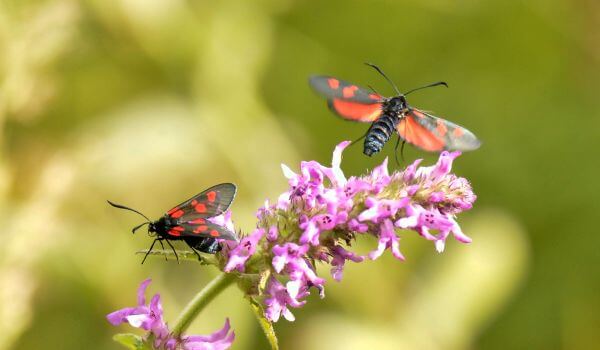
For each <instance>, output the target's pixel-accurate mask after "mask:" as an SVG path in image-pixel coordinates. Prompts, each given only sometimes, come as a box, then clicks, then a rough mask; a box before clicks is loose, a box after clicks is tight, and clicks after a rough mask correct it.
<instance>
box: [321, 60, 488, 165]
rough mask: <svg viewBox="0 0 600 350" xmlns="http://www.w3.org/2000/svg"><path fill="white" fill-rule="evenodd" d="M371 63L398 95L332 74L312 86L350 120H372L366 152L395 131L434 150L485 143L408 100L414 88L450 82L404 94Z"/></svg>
mask: <svg viewBox="0 0 600 350" xmlns="http://www.w3.org/2000/svg"><path fill="white" fill-rule="evenodd" d="M367 65H369V66H371V67H373V68H374V69H376V70H377V71H378V72H379V73H380V74H381V75H383V76H384V78H385V79H386V80H387V81H388V82H389V83H390V84H391V85H392V86H393V87H394V89H395V90H396V93H397V95H396V96H394V97H383V96H381V95H379V94H378V93H377V92H375V91H372V92H371V91H369V90H367V89H364V88H361V87H358V86H356V85H354V84H351V83H349V82H346V81H343V80H340V79H338V78H334V77H330V76H322V75H319V76H312V77H310V79H309V83H310V85H311V87H312V88H313V89H314V90H315V91H316V92H317V93H318V94H320V95H321V96H323V97H325V98H327V103H328V105H329V108H330V109H331V110H332V111H333V112H334V113H336V114H337V115H339V116H340V117H342V118H344V119H346V120H351V121H357V122H364V123H372V124H371V127H370V128H369V130H368V131H367V133H366V134H365V135H364V136H363V137H364V138H365V142H364V149H363V153H364V154H366V155H367V156H371V155H373V154H375V153H377V152H379V151H381V149H382V148H383V146H384V144H385V143H386V142H387V141H388V140H389V139H390V137H391V136H392V134H393V133H394V132H397V133H398V136H399V137H398V143H399V142H400V140H401V139H402V141H403V143H402V145H403V146H404V142H408V143H410V144H412V145H414V146H416V147H418V148H420V149H422V150H425V151H430V152H440V151H443V150H452V151H454V150H458V151H470V150H474V149H477V148H478V147H479V146H480V145H481V142H480V141H479V140H478V139H477V137H475V135H474V134H473V133H472V132H470V131H469V130H467V129H465V128H463V127H462V126H459V125H456V124H454V123H451V122H449V121H447V120H445V119H442V118H438V117H435V116H433V115H431V114H428V113H426V112H423V111H421V110H418V109H416V108H413V107H411V106H410V105H409V104H408V102H407V101H406V97H405V96H406V95H408V94H409V93H411V92H413V91H416V90H419V89H423V88H426V87H432V86H438V85H445V86H448V85H447V84H446V83H444V82H437V83H434V84H430V85H427V86H423V87H420V88H417V89H413V90H410V91H408V92H406V93H404V94H402V93H400V91H399V90H398V88H397V87H396V85H395V84H394V83H393V82H392V81H391V80H390V79H389V78H388V77H387V76H386V75H385V73H383V71H382V70H381V69H380V68H379V67H377V66H375V65H373V64H370V63H367ZM363 137H361V139H362V138H363ZM359 140H360V139H359ZM357 141H358V140H357ZM398 143H397V144H396V147H398Z"/></svg>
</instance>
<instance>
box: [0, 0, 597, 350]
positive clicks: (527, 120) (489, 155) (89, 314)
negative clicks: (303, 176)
mask: <svg viewBox="0 0 600 350" xmlns="http://www.w3.org/2000/svg"><path fill="white" fill-rule="evenodd" d="M599 14H600V3H598V2H597V1H593V0H579V1H565V0H562V1H536V0H532V1H486V2H476V1H458V2H457V1H448V0H425V1H324V2H316V1H315V2H308V1H295V2H294V1H268V0H264V1H259V2H245V1H218V2H210V1H184V0H156V1H144V0H128V1H102V0H95V1H81V2H78V1H68V0H56V1H14V0H13V1H3V2H1V3H0V47H1V49H2V52H3V55H2V58H1V59H0V77H1V78H0V84H1V85H0V120H1V121H2V131H1V133H0V135H2V137H3V140H2V141H3V142H2V153H1V154H2V159H1V161H0V198H1V199H0V205H1V206H2V209H3V210H2V215H1V218H2V221H3V230H2V231H3V233H2V238H3V239H2V241H3V244H2V247H0V256H1V257H0V288H1V289H0V329H2V331H3V332H2V333H3V336H2V337H0V349H5V348H6V349H13V348H14V349H40V348H56V349H81V348H83V349H106V348H115V349H116V348H118V345H117V344H115V343H113V342H112V341H111V339H110V338H111V336H112V335H113V334H115V333H117V332H123V331H128V329H127V327H125V326H124V327H122V328H119V329H117V328H114V327H111V326H109V324H108V323H107V322H106V320H105V318H104V316H105V314H107V313H109V312H111V311H113V310H115V309H117V308H122V307H125V306H130V305H133V304H134V303H135V291H136V288H137V285H138V284H139V283H140V282H141V281H142V280H143V279H145V278H147V277H152V278H153V280H154V282H153V284H152V285H151V287H150V292H151V293H156V292H160V293H161V295H162V298H163V305H164V307H165V312H166V317H167V319H168V320H171V322H172V320H174V318H175V317H176V316H177V313H178V312H179V311H180V310H181V308H182V307H183V306H184V305H185V303H186V302H187V301H188V300H189V299H190V298H191V297H192V296H193V295H194V293H195V292H197V291H198V290H199V289H200V288H201V287H202V286H203V285H204V284H205V283H207V281H209V280H210V278H211V277H212V276H214V274H215V271H212V270H211V269H209V268H203V267H198V266H196V265H195V264H190V263H183V264H180V265H177V264H176V263H175V262H169V263H165V262H164V261H162V260H160V259H151V261H149V262H148V263H146V264H144V265H140V264H139V262H140V261H141V257H140V256H139V255H134V252H135V251H137V250H140V249H145V248H147V247H148V246H149V244H150V243H151V240H150V238H148V237H146V236H145V234H136V235H135V236H134V237H131V234H129V233H128V232H129V229H130V228H131V227H132V226H134V225H135V224H137V223H138V218H137V217H134V216H132V215H129V214H127V213H124V212H118V211H116V210H113V209H112V208H109V207H108V205H106V204H105V200H106V199H111V200H114V201H117V202H120V203H124V204H126V205H130V206H132V207H134V208H137V209H139V210H141V211H142V212H144V213H146V215H149V216H151V217H158V216H159V215H160V214H161V213H162V212H164V211H165V210H167V209H169V208H170V207H171V206H172V205H174V204H176V203H177V202H179V201H181V200H182V199H184V198H188V197H189V196H190V195H191V194H193V193H196V192H198V191H200V190H202V189H203V188H205V187H208V186H210V185H212V184H214V183H218V182H224V181H232V182H235V183H237V184H238V186H239V187H240V190H239V193H238V197H237V199H236V202H235V203H234V206H233V218H234V221H235V222H236V224H237V225H238V226H239V227H240V228H241V229H242V230H244V231H246V232H247V231H249V230H251V229H252V228H253V225H254V221H253V220H254V212H255V210H256V208H258V207H259V206H261V205H262V204H263V202H264V200H265V199H266V198H270V199H272V200H273V199H275V198H276V196H277V195H278V194H279V193H280V192H281V191H283V190H284V189H285V188H286V181H285V178H284V177H283V176H282V175H281V174H280V168H279V164H280V163H286V164H288V165H289V166H291V167H292V168H293V169H297V167H298V164H299V161H300V160H311V159H314V160H318V161H320V162H322V163H328V162H330V158H331V151H332V149H333V147H334V145H335V144H337V143H338V142H340V141H342V140H348V139H355V138H358V137H359V136H361V135H362V133H364V132H365V130H366V128H367V126H366V125H361V124H354V123H348V122H344V121H342V120H341V119H339V118H337V117H335V116H333V115H332V114H331V113H330V112H329V111H328V110H327V108H326V105H325V102H324V101H323V100H322V99H320V98H319V97H317V96H315V94H314V93H313V92H311V91H310V89H309V88H308V85H307V77H308V76H309V75H310V74H314V73H321V74H330V75H335V76H339V77H340V78H342V79H346V80H350V81H352V82H355V83H357V84H359V85H363V86H366V85H373V86H374V87H375V88H376V89H377V90H378V91H380V92H382V93H385V94H390V95H391V94H392V90H391V88H390V87H389V86H388V85H387V83H386V82H385V81H384V80H383V79H382V78H381V77H380V76H378V75H377V74H375V72H374V71H372V70H371V69H369V68H368V67H366V66H364V65H363V62H365V61H370V62H375V63H377V64H378V65H380V66H381V67H382V68H383V69H384V70H385V71H386V73H387V74H388V75H389V76H390V77H391V78H392V79H393V80H394V81H395V82H396V84H397V85H398V86H399V87H400V89H401V90H404V91H406V90H408V89H411V88H414V87H417V86H421V85H424V84H427V83H430V82H434V81H438V80H444V81H447V82H448V83H449V85H450V88H449V89H444V88H435V89H430V90H424V91H420V92H418V93H415V94H411V96H410V99H409V100H410V102H411V104H412V105H414V106H418V107H419V108H422V109H425V110H431V111H434V112H435V113H436V114H438V115H440V116H444V117H447V118H448V119H450V120H452V121H453V122H456V123H459V124H461V125H464V126H465V127H467V128H468V129H470V130H472V131H473V132H475V133H476V134H477V135H478V137H479V138H480V139H481V140H482V141H483V146H482V147H481V149H479V150H477V151H475V152H472V153H468V154H465V155H463V156H462V157H460V158H459V159H458V160H457V161H456V163H455V167H454V170H455V172H456V173H457V174H458V175H459V176H464V177H466V178H468V179H469V180H470V181H471V183H472V184H473V187H474V190H475V192H476V194H477V195H478V200H477V202H476V205H475V207H474V209H473V210H472V211H471V212H469V213H467V214H465V215H462V216H461V217H459V218H458V221H459V222H460V223H461V225H462V226H463V230H464V231H465V233H467V234H469V235H470V236H472V237H473V238H474V243H473V244H471V245H467V246H465V245H461V244H459V243H458V242H456V241H454V240H451V241H450V242H449V244H448V246H447V250H446V252H445V253H444V254H441V255H439V254H437V253H436V252H435V250H434V249H433V245H430V244H428V243H427V242H421V240H420V239H418V238H417V237H415V235H414V234H410V233H407V234H405V235H404V236H403V237H404V238H403V240H402V250H403V253H404V255H405V256H406V257H407V261H406V262H404V263H400V262H397V261H395V260H394V259H393V258H391V257H389V256H385V257H384V258H382V259H381V260H378V261H375V262H366V263H362V264H357V265H348V266H347V268H346V272H345V276H344V280H343V281H342V282H341V283H336V282H334V281H329V282H328V283H327V297H326V298H325V299H324V300H320V299H319V298H318V297H316V296H311V297H310V298H309V302H308V304H307V306H306V307H304V308H302V309H299V310H294V314H295V315H296V318H297V320H296V322H294V323H288V322H287V321H280V322H279V323H278V324H277V325H276V328H277V330H278V332H279V336H280V342H281V346H282V348H283V349H313V348H314V349H317V348H318V349H333V348H336V349H337V348H339V349H354V348H356V349H362V348H365V347H366V346H368V347H369V348H374V349H398V348H403V349H417V348H418V349H462V348H475V349H506V348H527V349H559V348H560V349H582V348H593V347H594V346H597V344H599V343H600V336H599V335H598V332H597V329H598V328H600V316H599V313H598V312H597V310H600V298H599V297H598V296H599V295H600V267H599V266H600V253H599V252H600V249H599V247H600V236H599V235H598V234H597V233H596V229H595V228H596V227H595V222H596V221H595V216H596V215H597V213H598V212H600V203H599V202H598V201H597V200H596V198H597V197H598V196H599V195H600V193H599V192H600V191H599V189H598V184H597V181H596V177H597V175H598V171H599V170H600V166H599V165H598V160H597V157H595V156H594V152H595V151H596V150H597V149H599V148H600V137H599V130H600V118H599V117H600V115H599V111H600V102H599V101H598V97H597V94H598V91H599V89H598V88H599V86H598V81H600V69H599V68H600V49H599V47H600V46H598V43H599V39H600V30H599V29H598V28H600V15H599ZM361 151H362V150H361V149H360V147H354V148H351V149H350V150H348V151H347V152H346V153H345V154H344V162H343V168H344V170H345V171H346V173H347V174H360V173H362V172H364V171H365V169H366V168H372V167H374V166H376V165H378V164H379V163H380V162H381V161H382V160H383V158H384V156H386V155H387V156H392V155H393V145H388V146H387V147H386V148H385V152H384V153H385V154H384V155H379V156H377V157H374V158H373V159H370V158H367V157H365V156H363V155H362V153H361ZM405 158H406V159H407V160H408V161H412V160H413V159H415V158H425V163H426V164H429V163H431V162H434V161H435V159H436V157H435V156H434V155H430V154H424V153H423V152H420V151H418V150H416V149H414V148H411V147H407V148H406V149H405ZM391 164H393V163H391ZM391 167H395V165H391ZM374 244H375V242H373V241H368V240H364V241H361V242H360V243H359V244H358V246H357V249H358V250H360V251H363V252H366V251H368V250H370V249H372V247H373V246H374ZM319 273H320V274H321V275H323V276H325V275H328V271H326V270H325V269H323V268H321V269H320V270H319ZM225 317H230V318H231V320H232V325H233V327H234V328H235V330H236V336H237V340H236V342H235V345H234V349H257V348H259V349H262V348H266V346H267V345H266V342H265V341H264V340H263V338H262V335H261V333H260V330H259V328H258V325H257V324H256V322H255V320H254V319H253V317H254V316H253V315H252V313H251V311H250V308H249V307H248V306H247V305H246V303H245V301H244V300H243V298H242V296H241V293H240V292H238V291H237V290H236V289H235V288H231V289H230V290H227V291H226V292H225V293H224V294H223V295H221V296H220V297H219V298H218V299H217V301H215V303H214V304H212V305H211V306H210V307H209V308H208V309H207V310H206V312H204V313H203V314H202V315H201V316H200V318H199V319H198V320H197V322H196V323H194V327H193V329H192V332H195V333H201V334H207V333H209V332H213V331H214V330H216V329H217V328H218V327H220V326H221V325H222V323H223V320H224V318H225Z"/></svg>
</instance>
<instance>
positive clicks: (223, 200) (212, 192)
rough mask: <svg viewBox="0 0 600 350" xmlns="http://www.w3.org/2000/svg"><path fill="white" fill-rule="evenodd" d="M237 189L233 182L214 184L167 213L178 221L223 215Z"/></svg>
mask: <svg viewBox="0 0 600 350" xmlns="http://www.w3.org/2000/svg"><path fill="white" fill-rule="evenodd" d="M236 191H237V187H236V186H235V185H234V184H232V183H222V184H218V185H215V186H212V187H210V188H208V189H206V190H204V191H202V192H200V193H198V194H197V195H195V196H193V197H192V198H190V199H188V200H187V201H185V202H183V203H181V204H179V205H178V206H176V207H174V208H173V209H171V210H169V211H168V212H167V214H166V215H167V216H169V217H170V218H171V219H176V220H177V221H178V222H188V221H193V220H195V219H198V218H210V217H213V216H217V215H221V214H223V212H225V211H226V210H227V209H228V208H229V206H230V205H231V202H233V199H234V198H235V194H236Z"/></svg>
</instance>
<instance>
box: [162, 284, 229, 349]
mask: <svg viewBox="0 0 600 350" xmlns="http://www.w3.org/2000/svg"><path fill="white" fill-rule="evenodd" d="M234 280H235V275H233V274H231V273H222V274H220V275H218V276H217V277H215V279H213V280H212V281H210V283H209V284H207V285H206V287H204V288H203V289H202V290H201V291H200V292H199V293H198V294H196V296H195V297H194V299H192V300H191V301H190V302H189V303H188V304H187V305H186V306H185V308H184V309H183V311H182V312H181V314H180V315H179V317H178V318H177V321H175V327H173V335H175V336H176V337H178V336H180V335H181V333H183V332H185V330H186V329H187V328H188V327H189V326H190V324H191V323H192V321H193V320H194V319H195V318H196V316H198V314H199V313H200V311H202V309H204V307H205V306H206V305H208V303H210V302H211V301H212V300H213V299H214V298H215V297H216V296H217V295H219V293H221V292H222V291H223V290H224V289H225V288H227V287H228V286H229V285H230V284H231V283H233V281H234Z"/></svg>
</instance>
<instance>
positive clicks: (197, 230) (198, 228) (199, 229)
mask: <svg viewBox="0 0 600 350" xmlns="http://www.w3.org/2000/svg"><path fill="white" fill-rule="evenodd" d="M206 230H208V227H206V225H201V226H198V227H196V228H195V229H194V233H202V232H204V231H206Z"/></svg>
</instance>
